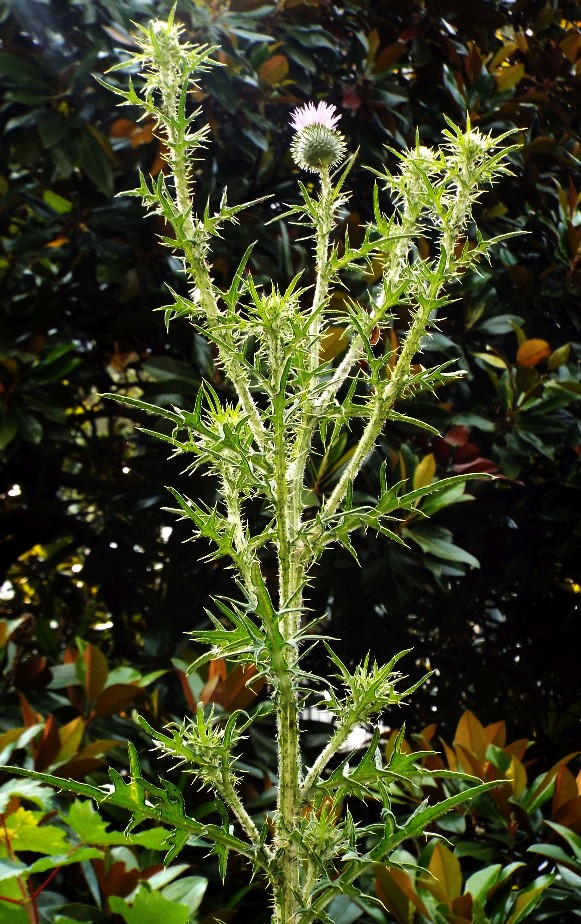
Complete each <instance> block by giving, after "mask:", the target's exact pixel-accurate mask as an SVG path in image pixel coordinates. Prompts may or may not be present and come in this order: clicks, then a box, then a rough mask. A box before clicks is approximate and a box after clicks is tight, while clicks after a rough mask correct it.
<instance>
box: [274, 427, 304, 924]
mask: <svg viewBox="0 0 581 924" xmlns="http://www.w3.org/2000/svg"><path fill="white" fill-rule="evenodd" d="M273 435H274V459H275V472H274V475H275V485H276V507H277V509H276V523H277V534H278V535H277V547H278V568H279V594H278V597H279V599H278V609H279V618H280V631H281V636H282V645H283V652H282V654H283V657H282V659H281V661H282V663H281V667H282V669H279V670H278V672H277V678H276V692H275V704H276V717H277V733H278V798H277V821H276V834H275V839H274V848H275V867H276V870H275V875H276V876H277V878H276V880H275V881H274V882H273V887H274V915H273V924H292V922H293V921H294V920H295V917H296V914H297V911H298V909H299V907H300V905H299V897H298V896H299V891H300V861H299V851H298V846H299V845H298V844H297V840H296V837H295V836H294V834H295V829H296V821H297V818H298V817H299V808H300V776H301V759H300V750H299V722H298V712H299V705H298V691H297V684H296V676H297V668H298V660H299V651H298V639H297V635H298V632H299V629H300V623H301V613H302V603H303V600H302V587H303V580H304V574H303V571H302V569H301V567H300V555H299V554H298V545H297V541H296V540H297V534H298V529H299V518H300V507H299V505H298V504H297V503H296V496H297V493H296V485H295V484H293V483H292V482H291V483H289V473H288V461H287V455H286V439H285V437H286V427H285V420H284V415H282V414H275V415H274V422H273Z"/></svg>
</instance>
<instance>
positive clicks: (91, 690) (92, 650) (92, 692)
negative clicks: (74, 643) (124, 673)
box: [83, 645, 109, 703]
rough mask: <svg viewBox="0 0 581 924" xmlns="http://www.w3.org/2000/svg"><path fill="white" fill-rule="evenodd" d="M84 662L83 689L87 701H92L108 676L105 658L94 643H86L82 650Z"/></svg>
mask: <svg viewBox="0 0 581 924" xmlns="http://www.w3.org/2000/svg"><path fill="white" fill-rule="evenodd" d="M83 661H84V662H85V690H86V692H87V697H88V699H89V702H91V703H92V702H93V700H95V699H96V698H97V697H98V695H99V693H101V691H102V690H103V688H104V686H105V684H106V683H107V677H108V676H109V667H108V666H107V659H106V658H105V655H104V654H103V652H102V651H100V650H99V649H98V648H96V647H95V645H87V647H86V648H85V650H84V652H83Z"/></svg>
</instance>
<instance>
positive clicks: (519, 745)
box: [504, 738, 531, 761]
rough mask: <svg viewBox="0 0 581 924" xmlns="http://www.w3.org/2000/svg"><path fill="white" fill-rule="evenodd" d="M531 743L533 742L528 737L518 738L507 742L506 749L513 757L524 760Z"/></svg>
mask: <svg viewBox="0 0 581 924" xmlns="http://www.w3.org/2000/svg"><path fill="white" fill-rule="evenodd" d="M530 745H531V743H530V741H529V740H528V738H518V740H517V741H513V742H511V744H507V745H506V747H505V749H504V750H505V751H506V753H507V754H510V756H511V757H516V758H517V760H521V761H522V759H523V757H524V756H525V754H526V752H527V751H528V749H529V747H530Z"/></svg>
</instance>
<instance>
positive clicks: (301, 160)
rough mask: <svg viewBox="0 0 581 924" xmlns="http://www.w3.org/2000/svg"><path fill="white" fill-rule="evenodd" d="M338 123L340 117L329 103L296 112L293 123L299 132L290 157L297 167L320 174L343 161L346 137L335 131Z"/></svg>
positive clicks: (310, 105)
mask: <svg viewBox="0 0 581 924" xmlns="http://www.w3.org/2000/svg"><path fill="white" fill-rule="evenodd" d="M338 121H339V115H338V114H337V111H336V109H335V107H334V106H332V105H330V104H329V103H318V105H316V106H315V104H314V103H307V105H306V106H302V107H301V108H300V109H295V111H294V112H293V113H292V116H291V123H290V124H291V127H292V128H293V129H294V130H295V132H296V134H295V137H294V138H293V141H292V144H291V154H292V156H293V159H294V161H295V163H296V164H297V166H298V167H301V169H302V170H310V171H311V172H313V173H320V172H321V171H322V170H328V169H329V168H331V167H336V166H337V164H339V163H340V162H341V161H342V160H343V158H344V156H345V151H346V146H345V139H344V138H343V135H342V134H341V133H340V132H338V131H337V130H336V125H337V123H338Z"/></svg>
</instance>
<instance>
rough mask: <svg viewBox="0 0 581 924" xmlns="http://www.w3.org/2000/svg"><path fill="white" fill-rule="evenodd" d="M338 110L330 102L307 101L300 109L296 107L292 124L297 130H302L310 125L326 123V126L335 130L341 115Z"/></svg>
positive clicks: (292, 116)
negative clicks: (316, 103)
mask: <svg viewBox="0 0 581 924" xmlns="http://www.w3.org/2000/svg"><path fill="white" fill-rule="evenodd" d="M336 112H337V110H336V109H335V107H334V106H333V105H331V104H330V103H319V104H318V106H315V104H314V103H307V105H306V106H302V107H301V108H300V109H295V111H294V112H293V113H292V115H291V126H292V128H294V130H295V132H301V131H303V129H305V128H308V126H309V125H324V126H325V128H328V129H330V130H331V131H333V129H334V128H336V127H337V122H338V121H339V116H338V115H336Z"/></svg>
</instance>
